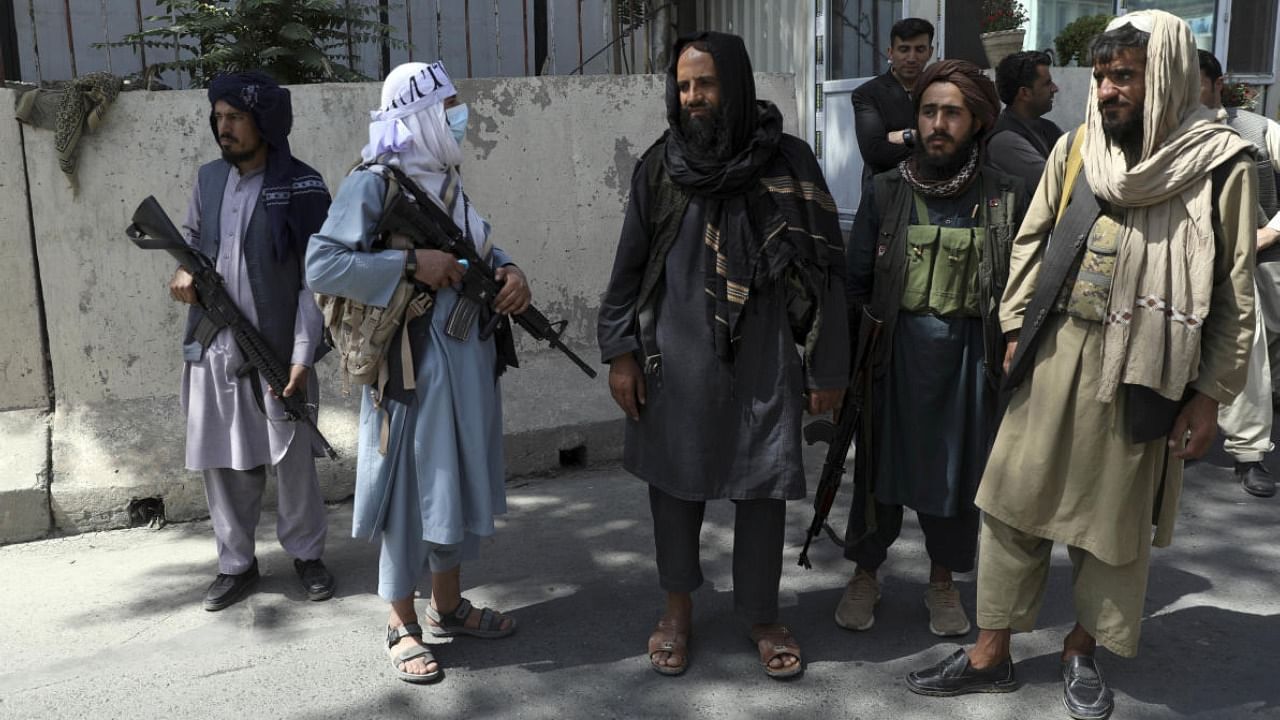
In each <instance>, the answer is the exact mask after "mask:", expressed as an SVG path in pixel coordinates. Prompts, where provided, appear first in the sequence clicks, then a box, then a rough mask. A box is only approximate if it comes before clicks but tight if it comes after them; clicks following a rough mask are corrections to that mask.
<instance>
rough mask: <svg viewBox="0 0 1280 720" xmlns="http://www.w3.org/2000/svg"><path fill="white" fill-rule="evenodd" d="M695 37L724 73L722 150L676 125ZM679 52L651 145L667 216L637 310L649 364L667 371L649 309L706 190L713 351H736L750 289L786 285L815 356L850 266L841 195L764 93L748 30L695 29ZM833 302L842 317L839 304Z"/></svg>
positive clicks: (799, 335) (660, 208)
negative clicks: (680, 72)
mask: <svg viewBox="0 0 1280 720" xmlns="http://www.w3.org/2000/svg"><path fill="white" fill-rule="evenodd" d="M693 43H699V45H700V47H704V48H706V49H707V51H708V52H709V53H710V54H711V57H712V59H713V60H714V61H715V66H716V74H717V76H718V78H719V82H720V112H721V113H722V114H723V117H724V120H725V132H727V133H729V143H728V146H727V150H726V151H725V152H724V153H722V156H721V157H719V158H713V159H707V158H704V157H701V156H700V155H699V154H695V153H690V152H689V149H688V146H687V139H686V138H685V137H684V133H683V132H682V131H681V128H680V90H679V85H678V83H677V80H676V65H677V63H678V62H679V58H680V53H681V52H682V51H683V50H684V49H685V48H686V47H688V46H689V45H690V44H693ZM672 58H673V59H672V61H671V66H670V67H669V68H668V69H667V96H666V99H667V120H668V124H669V126H670V127H669V128H668V130H667V132H666V133H665V134H664V135H663V136H662V138H661V139H660V140H658V142H657V143H655V144H654V146H653V147H652V148H650V150H649V151H648V152H646V153H645V158H644V160H642V166H641V167H642V171H643V172H645V173H646V174H647V175H648V176H649V178H650V179H651V182H652V189H651V190H650V194H649V197H650V198H652V202H654V203H655V206H653V207H651V209H650V212H651V213H652V215H651V216H652V217H660V218H661V220H659V223H660V227H658V228H657V231H656V236H655V238H653V240H652V242H653V244H654V248H653V250H652V251H651V252H652V253H654V254H652V255H650V261H649V262H650V265H649V269H647V270H646V277H645V279H644V281H643V286H642V287H641V290H640V300H639V302H638V311H637V321H638V326H639V335H640V343H641V347H642V350H643V352H644V355H645V372H647V373H655V372H660V370H661V364H662V353H661V351H660V348H659V347H658V342H657V330H656V324H655V323H654V322H653V319H654V317H655V314H654V312H653V311H652V308H653V307H654V303H656V298H657V297H659V296H660V292H659V290H658V288H660V287H661V286H662V283H663V282H664V280H663V276H662V273H663V272H664V271H665V270H664V268H665V260H664V258H665V257H666V252H668V251H669V250H670V248H671V246H672V244H673V243H674V242H675V238H676V235H677V233H678V232H680V227H681V223H682V222H683V217H684V214H685V209H686V208H687V207H688V204H689V202H690V197H692V196H698V197H700V198H702V199H703V202H702V203H701V205H702V216H703V222H704V229H703V231H702V233H701V237H702V242H703V245H704V247H703V258H704V261H703V272H704V275H705V288H706V295H707V298H706V315H707V323H708V325H709V326H710V327H711V335H712V341H713V342H714V345H715V348H714V349H715V353H716V356H717V357H718V358H720V359H721V360H723V361H725V362H732V361H733V358H734V345H735V343H736V342H737V341H738V340H739V339H740V337H741V335H740V325H739V323H740V321H741V319H742V316H743V310H744V308H745V307H746V305H747V302H748V301H749V299H750V297H751V295H752V293H753V291H754V290H756V289H758V288H761V287H765V286H770V285H782V286H783V287H784V290H783V292H785V293H787V310H788V320H789V321H790V322H791V329H792V331H793V332H794V333H795V334H796V341H797V342H799V343H803V344H804V345H805V357H806V358H809V357H810V355H811V352H812V350H813V348H815V347H816V342H817V341H816V338H817V335H818V332H819V330H820V329H821V327H822V316H823V312H824V308H823V302H822V299H823V298H824V297H825V295H824V293H825V290H826V288H827V287H828V283H829V279H830V277H831V275H832V273H834V274H835V275H840V276H842V275H843V273H842V269H843V267H844V258H843V252H844V249H843V244H842V241H841V238H840V224H839V221H838V219H837V216H836V205H835V202H834V201H832V199H831V195H830V193H829V192H828V190H827V184H826V181H825V180H824V179H823V177H822V170H821V169H820V168H819V167H818V163H817V159H816V158H814V156H813V151H812V150H810V149H809V146H808V145H805V144H804V141H802V140H800V139H799V138H795V137H792V136H789V135H785V134H783V132H782V113H781V112H779V111H778V108H777V106H775V105H774V104H773V103H771V102H768V101H761V100H757V99H756V87H755V78H754V76H753V75H752V73H751V60H750V58H749V57H748V56H747V48H746V46H745V45H744V44H743V42H742V38H740V37H738V36H736V35H726V34H724V33H715V32H703V33H698V34H696V35H691V36H688V37H684V38H681V39H680V40H679V41H677V42H676V44H675V47H674V48H673V53H672ZM657 163H661V165H660V167H659V166H657ZM658 170H661V171H663V172H657V171H658ZM836 313H837V315H838V319H839V323H838V324H840V326H841V327H843V323H844V311H843V305H841V307H840V308H839V309H838V310H837V311H836Z"/></svg>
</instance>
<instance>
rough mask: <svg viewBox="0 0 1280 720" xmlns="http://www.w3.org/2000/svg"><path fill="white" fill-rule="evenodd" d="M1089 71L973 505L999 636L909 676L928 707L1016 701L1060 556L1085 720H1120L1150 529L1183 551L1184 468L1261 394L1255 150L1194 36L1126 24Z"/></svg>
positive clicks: (1076, 695)
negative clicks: (1084, 103) (1115, 694)
mask: <svg viewBox="0 0 1280 720" xmlns="http://www.w3.org/2000/svg"><path fill="white" fill-rule="evenodd" d="M1091 54H1092V57H1093V61H1094V71H1093V83H1092V87H1091V89H1090V97H1089V105H1088V108H1087V110H1086V113H1087V122H1086V126H1085V129H1084V130H1083V135H1082V137H1081V139H1080V142H1081V145H1080V147H1079V149H1077V150H1075V151H1073V150H1072V146H1073V142H1074V139H1073V136H1075V135H1076V133H1072V134H1071V135H1069V136H1067V137H1064V138H1063V139H1062V140H1061V141H1059V142H1058V144H1057V146H1056V147H1055V148H1054V150H1053V153H1052V154H1051V155H1050V156H1049V159H1048V162H1047V165H1046V168H1045V175H1044V178H1043V180H1042V181H1041V183H1040V186H1039V188H1038V189H1037V190H1036V193H1035V195H1034V196H1033V198H1032V201H1031V205H1030V207H1029V208H1028V211H1027V216H1026V220H1025V221H1024V222H1023V224H1022V228H1021V230H1020V232H1019V233H1018V237H1017V239H1016V240H1015V241H1014V248H1013V254H1012V258H1011V259H1010V274H1009V285H1008V289H1007V290H1006V292H1005V295H1004V300H1003V301H1002V303H1001V308H1000V316H1001V317H1000V320H1001V326H1002V329H1003V330H1004V332H1005V333H1006V337H1007V338H1008V339H1009V341H1010V342H1009V351H1008V354H1007V355H1006V358H1005V364H1006V370H1007V385H1008V386H1009V387H1010V388H1016V390H1015V392H1014V394H1013V396H1012V399H1011V401H1010V404H1009V409H1008V412H1007V414H1006V416H1005V420H1004V422H1003V424H1002V425H1001V427H1000V430H999V433H998V434H997V437H996V441H995V445H994V447H993V449H992V454H991V458H990V460H989V461H988V464H987V467H986V472H985V473H984V475H983V478H982V484H981V486H980V488H979V490H978V495H977V500H976V502H977V505H978V506H979V507H980V508H981V509H982V510H983V511H984V513H985V518H984V523H983V529H982V536H981V537H982V539H981V542H980V550H979V556H978V603H977V605H978V607H977V621H978V627H979V628H980V629H981V632H980V634H979V636H978V641H977V643H976V645H975V646H974V647H973V648H971V649H970V650H968V651H965V650H963V649H962V650H958V651H957V652H955V653H954V654H953V655H951V656H950V657H948V658H947V659H945V660H943V661H942V662H940V663H938V664H936V665H934V666H932V667H929V668H926V669H923V670H920V671H917V672H913V673H911V674H909V675H908V677H907V684H908V686H909V687H910V688H911V689H912V690H913V691H915V692H917V693H921V694H925V695H940V696H950V695H959V694H962V693H968V692H1005V691H1009V690H1013V689H1015V688H1016V687H1017V682H1016V680H1015V679H1014V674H1013V663H1012V660H1011V657H1010V648H1009V645H1010V633H1011V632H1012V631H1013V630H1019V631H1029V630H1031V629H1033V627H1034V626H1035V619H1036V614H1037V611H1038V610H1039V608H1040V605H1041V603H1042V601H1043V598H1044V588H1045V580H1046V576H1047V573H1048V569H1049V556H1050V551H1051V550H1052V547H1053V543H1054V542H1061V543H1065V544H1066V545H1067V546H1068V551H1069V554H1070V557H1071V562H1072V568H1073V575H1072V578H1073V583H1072V584H1073V595H1074V599H1075V609H1076V625H1075V627H1074V628H1073V629H1072V630H1071V632H1070V633H1069V634H1068V635H1067V637H1066V639H1065V640H1064V642H1063V650H1062V656H1061V657H1062V674H1063V683H1064V689H1063V702H1064V704H1065V705H1066V707H1067V711H1068V712H1069V713H1070V714H1071V716H1072V717H1074V718H1105V717H1107V715H1109V714H1110V712H1111V710H1112V707H1113V700H1112V693H1111V690H1110V688H1108V687H1107V685H1106V683H1105V682H1104V681H1103V679H1102V676H1101V674H1100V672H1099V670H1098V667H1097V665H1096V663H1095V662H1094V652H1095V649H1096V646H1097V645H1098V644H1099V643H1100V644H1102V645H1103V646H1104V647H1106V648H1107V649H1109V650H1111V651H1112V652H1115V653H1116V654H1118V655H1121V656H1124V657H1132V656H1134V655H1136V654H1137V649H1138V632H1139V623H1140V621H1141V617H1142V606H1143V599H1144V596H1145V594H1146V584H1147V569H1148V561H1149V556H1150V548H1151V545H1152V544H1153V527H1152V526H1153V520H1154V524H1155V530H1154V544H1155V545H1158V546H1163V545H1167V544H1168V543H1169V541H1170V539H1171V536H1172V530H1173V528H1172V524H1173V519H1174V516H1175V514H1176V512H1177V502H1178V495H1179V492H1180V490H1181V486H1182V462H1183V460H1184V459H1186V458H1193V457H1198V456H1199V455H1201V454H1203V453H1204V452H1205V451H1206V450H1207V449H1208V446H1209V444H1210V443H1211V442H1212V440H1213V438H1214V435H1215V433H1216V424H1217V409H1218V406H1219V404H1227V403H1230V402H1231V400H1232V398H1233V397H1234V396H1235V395H1236V394H1237V393H1238V392H1240V390H1241V388H1242V387H1243V386H1244V382H1245V369H1246V365H1247V359H1248V355H1249V347H1250V344H1251V342H1252V339H1253V328H1254V316H1253V313H1254V310H1253V306H1254V298H1253V279H1252V267H1253V261H1254V258H1253V254H1254V250H1253V247H1254V233H1255V229H1256V227H1257V224H1256V222H1255V213H1256V207H1257V202H1256V200H1255V198H1254V193H1255V189H1254V186H1255V182H1256V170H1255V168H1254V163H1253V160H1252V158H1251V156H1250V154H1249V152H1248V147H1249V146H1248V143H1246V142H1245V141H1244V140H1242V139H1241V138H1240V137H1239V136H1238V135H1237V134H1236V133H1235V132H1234V131H1233V130H1231V129H1229V128H1227V127H1226V126H1225V125H1222V124H1220V123H1219V122H1218V121H1217V120H1216V113H1215V112H1214V111H1211V110H1209V109H1207V108H1205V107H1204V106H1203V105H1201V104H1200V100H1199V64H1198V60H1197V57H1196V46H1195V39H1194V37H1193V36H1192V33H1191V30H1190V28H1189V27H1188V26H1187V25H1186V23H1184V22H1183V21H1181V20H1179V19H1178V18H1177V17H1174V16H1173V15H1169V14H1168V13H1164V12H1160V11H1144V12H1137V13H1130V14H1128V15H1125V16H1123V17H1121V18H1118V19H1116V20H1115V21H1113V22H1112V23H1111V25H1109V26H1108V28H1107V32H1105V33H1103V34H1102V35H1100V36H1098V37H1097V38H1095V40H1094V42H1093V46H1092V48H1091ZM1077 153H1079V159H1082V161H1083V162H1082V163H1081V162H1079V160H1077V161H1076V162H1072V160H1071V158H1072V156H1073V155H1076V154H1077ZM1073 166H1074V168H1073ZM1079 170H1082V172H1079Z"/></svg>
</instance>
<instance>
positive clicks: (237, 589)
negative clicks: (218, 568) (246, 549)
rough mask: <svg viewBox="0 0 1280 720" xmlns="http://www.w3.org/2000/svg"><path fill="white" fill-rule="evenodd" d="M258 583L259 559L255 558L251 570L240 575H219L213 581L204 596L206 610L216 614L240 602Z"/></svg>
mask: <svg viewBox="0 0 1280 720" xmlns="http://www.w3.org/2000/svg"><path fill="white" fill-rule="evenodd" d="M257 582H258V558H254V559H253V564H252V565H250V566H249V569H248V570H245V571H244V572H242V573H240V574H239V575H227V574H226V573H218V577H216V578H214V579H213V583H212V584H211V585H209V589H208V591H206V592H205V594H204V609H205V610H208V611H209V612H215V611H218V610H221V609H223V608H225V607H227V606H228V605H232V604H234V603H236V602H238V601H239V600H240V598H242V597H244V596H245V595H247V594H249V590H250V589H252V588H253V586H254V584H255V583H257Z"/></svg>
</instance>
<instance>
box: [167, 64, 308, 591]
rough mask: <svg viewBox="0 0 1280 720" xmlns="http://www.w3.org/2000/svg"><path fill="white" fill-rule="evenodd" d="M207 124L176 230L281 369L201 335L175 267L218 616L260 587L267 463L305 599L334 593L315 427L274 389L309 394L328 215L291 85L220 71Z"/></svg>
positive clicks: (227, 335)
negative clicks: (277, 382)
mask: <svg viewBox="0 0 1280 720" xmlns="http://www.w3.org/2000/svg"><path fill="white" fill-rule="evenodd" d="M209 103H210V105H211V106H212V107H211V110H210V113H209V125H210V128H211V129H212V130H213V136H214V138H215V139H216V140H217V141H218V145H219V146H220V147H221V149H222V157H221V158H220V159H218V160H214V161H212V162H209V163H206V164H205V165H203V166H201V168H200V170H199V172H198V174H197V176H196V184H195V189H194V191H193V192H192V195H191V203H190V205H189V206H188V210H187V219H186V222H185V223H184V230H185V232H186V234H187V240H188V242H190V243H191V244H192V245H193V246H195V247H197V248H199V250H200V251H201V252H202V253H204V254H205V255H206V256H208V257H209V258H211V259H212V260H213V261H214V262H215V264H216V266H217V270H218V272H219V274H221V275H222V277H223V278H224V280H225V282H226V288H227V292H228V294H230V295H231V297H232V298H233V299H234V300H235V302H236V305H237V306H238V307H239V309H240V312H241V313H243V314H244V316H245V317H246V318H247V319H248V320H249V321H250V322H252V323H253V324H254V325H255V326H256V327H257V329H258V330H259V331H260V332H261V333H262V334H263V335H264V336H265V337H266V339H267V342H268V343H269V344H270V345H271V348H272V350H273V351H274V352H275V354H276V355H277V357H279V358H280V359H281V360H287V361H288V362H289V364H290V370H289V382H288V384H287V385H286V386H285V387H283V388H272V387H269V386H267V385H266V384H265V383H263V382H262V381H261V380H260V379H259V378H258V375H257V373H256V372H250V373H247V374H242V373H241V372H240V370H241V368H242V367H243V365H244V358H243V356H242V354H241V352H240V349H239V348H238V347H237V345H236V343H235V340H234V339H233V338H232V334H231V332H230V331H229V329H227V328H223V329H221V330H217V331H216V332H214V333H210V332H204V329H205V326H204V325H202V323H201V321H202V320H204V312H203V310H202V309H201V308H200V306H199V305H197V304H196V292H195V288H194V287H193V285H192V278H191V275H189V274H188V273H187V272H186V271H185V270H183V269H181V268H179V269H178V271H177V272H176V273H175V274H174V277H173V280H171V281H170V283H169V293H170V295H172V296H173V298H174V299H175V300H178V301H180V302H184V303H188V304H190V305H191V308H190V310H189V312H188V316H187V326H186V331H185V333H184V335H183V348H182V351H183V359H184V360H185V361H186V362H185V365H184V367H183V372H182V399H183V409H184V410H185V411H186V416H187V450H186V466H187V468H188V469H189V470H198V471H200V472H201V473H203V475H204V481H205V494H206V496H207V498H208V501H209V515H210V518H211V520H212V523H213V532H214V536H215V538H216V540H217V548H218V576H217V578H215V579H214V581H213V584H211V585H210V586H209V590H208V592H207V593H206V595H205V598H204V608H205V609H206V610H210V611H214V610H221V609H223V608H225V607H227V606H229V605H231V604H232V603H235V602H236V601H238V600H239V599H241V598H242V597H244V596H245V594H246V593H247V592H248V591H249V590H250V589H251V588H252V587H253V585H254V583H255V582H256V581H257V579H258V560H257V558H256V557H255V555H254V530H255V528H256V527H257V524H258V518H259V515H260V513H261V509H262V492H263V488H264V486H265V484H266V475H267V473H266V470H267V466H268V465H271V466H272V467H273V468H274V469H275V475H276V479H277V483H278V489H279V493H278V494H279V500H278V507H279V519H278V521H277V523H276V534H277V537H278V538H279V539H280V544H281V545H282V546H283V547H284V549H285V551H286V552H288V553H289V554H290V555H291V556H293V558H294V569H295V570H296V572H297V573H298V576H299V578H300V579H301V581H302V585H303V588H304V589H305V591H306V594H307V597H308V598H310V599H312V600H326V599H328V598H330V597H332V596H333V585H334V582H333V576H332V575H330V574H329V572H328V570H326V569H325V566H324V563H323V562H322V561H321V560H320V556H321V555H322V554H323V552H324V541H325V530H326V518H325V511H324V498H323V497H322V496H321V494H320V485H319V482H318V479H317V477H316V466H315V458H316V457H317V456H319V454H320V452H319V448H318V447H317V442H316V436H315V433H314V431H312V430H311V429H309V428H308V427H307V426H306V425H304V424H300V423H296V422H290V421H289V420H288V419H286V416H285V413H284V409H283V407H282V406H281V404H280V401H279V400H278V399H277V398H276V394H280V395H284V396H291V395H293V394H294V393H299V392H301V393H304V394H305V396H306V397H307V398H308V399H309V400H310V401H311V402H312V403H314V402H316V400H317V398H318V396H319V387H318V385H317V383H316V379H315V376H314V375H313V374H312V373H311V372H310V369H311V366H312V365H313V364H314V362H315V361H316V360H317V359H319V357H320V356H321V355H322V354H323V353H324V351H325V349H326V348H325V345H324V343H323V342H322V341H321V332H322V320H321V315H320V310H319V308H318V307H317V306H316V303H315V299H314V297H313V296H312V294H311V291H310V290H308V289H307V287H306V286H305V284H304V282H303V275H302V258H303V254H304V253H305V251H306V245H307V239H308V238H309V237H310V236H311V233H313V232H315V231H316V230H317V229H319V227H320V225H321V223H323V222H324V218H325V215H326V213H327V212H328V209H329V191H328V189H327V188H326V187H325V184H324V180H323V179H322V178H321V177H320V174H319V173H317V172H316V171H315V170H314V169H312V168H311V167H310V166H309V165H307V164H306V163H303V162H302V161H300V160H298V159H297V158H295V157H293V155H292V153H291V152H290V150H289V140H288V136H289V130H290V129H291V128H292V126H293V107H292V104H291V102H290V97H289V91H288V90H286V89H285V88H282V87H280V86H279V85H278V84H276V82H275V81H274V80H272V79H271V78H270V77H269V76H268V75H266V74H264V73H261V72H241V73H232V74H225V75H220V76H218V77H216V78H214V79H213V82H212V83H211V84H210V86H209Z"/></svg>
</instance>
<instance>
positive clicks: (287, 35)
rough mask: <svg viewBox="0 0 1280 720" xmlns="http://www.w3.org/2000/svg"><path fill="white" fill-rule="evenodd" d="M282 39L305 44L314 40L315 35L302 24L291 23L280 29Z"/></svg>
mask: <svg viewBox="0 0 1280 720" xmlns="http://www.w3.org/2000/svg"><path fill="white" fill-rule="evenodd" d="M280 37H282V38H284V39H286V40H296V41H300V42H305V41H307V40H311V39H312V38H314V37H315V34H314V33H312V32H311V30H310V29H309V28H307V26H306V25H303V24H301V23H296V22H291V23H286V24H285V25H283V26H282V27H281V28H280Z"/></svg>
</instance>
